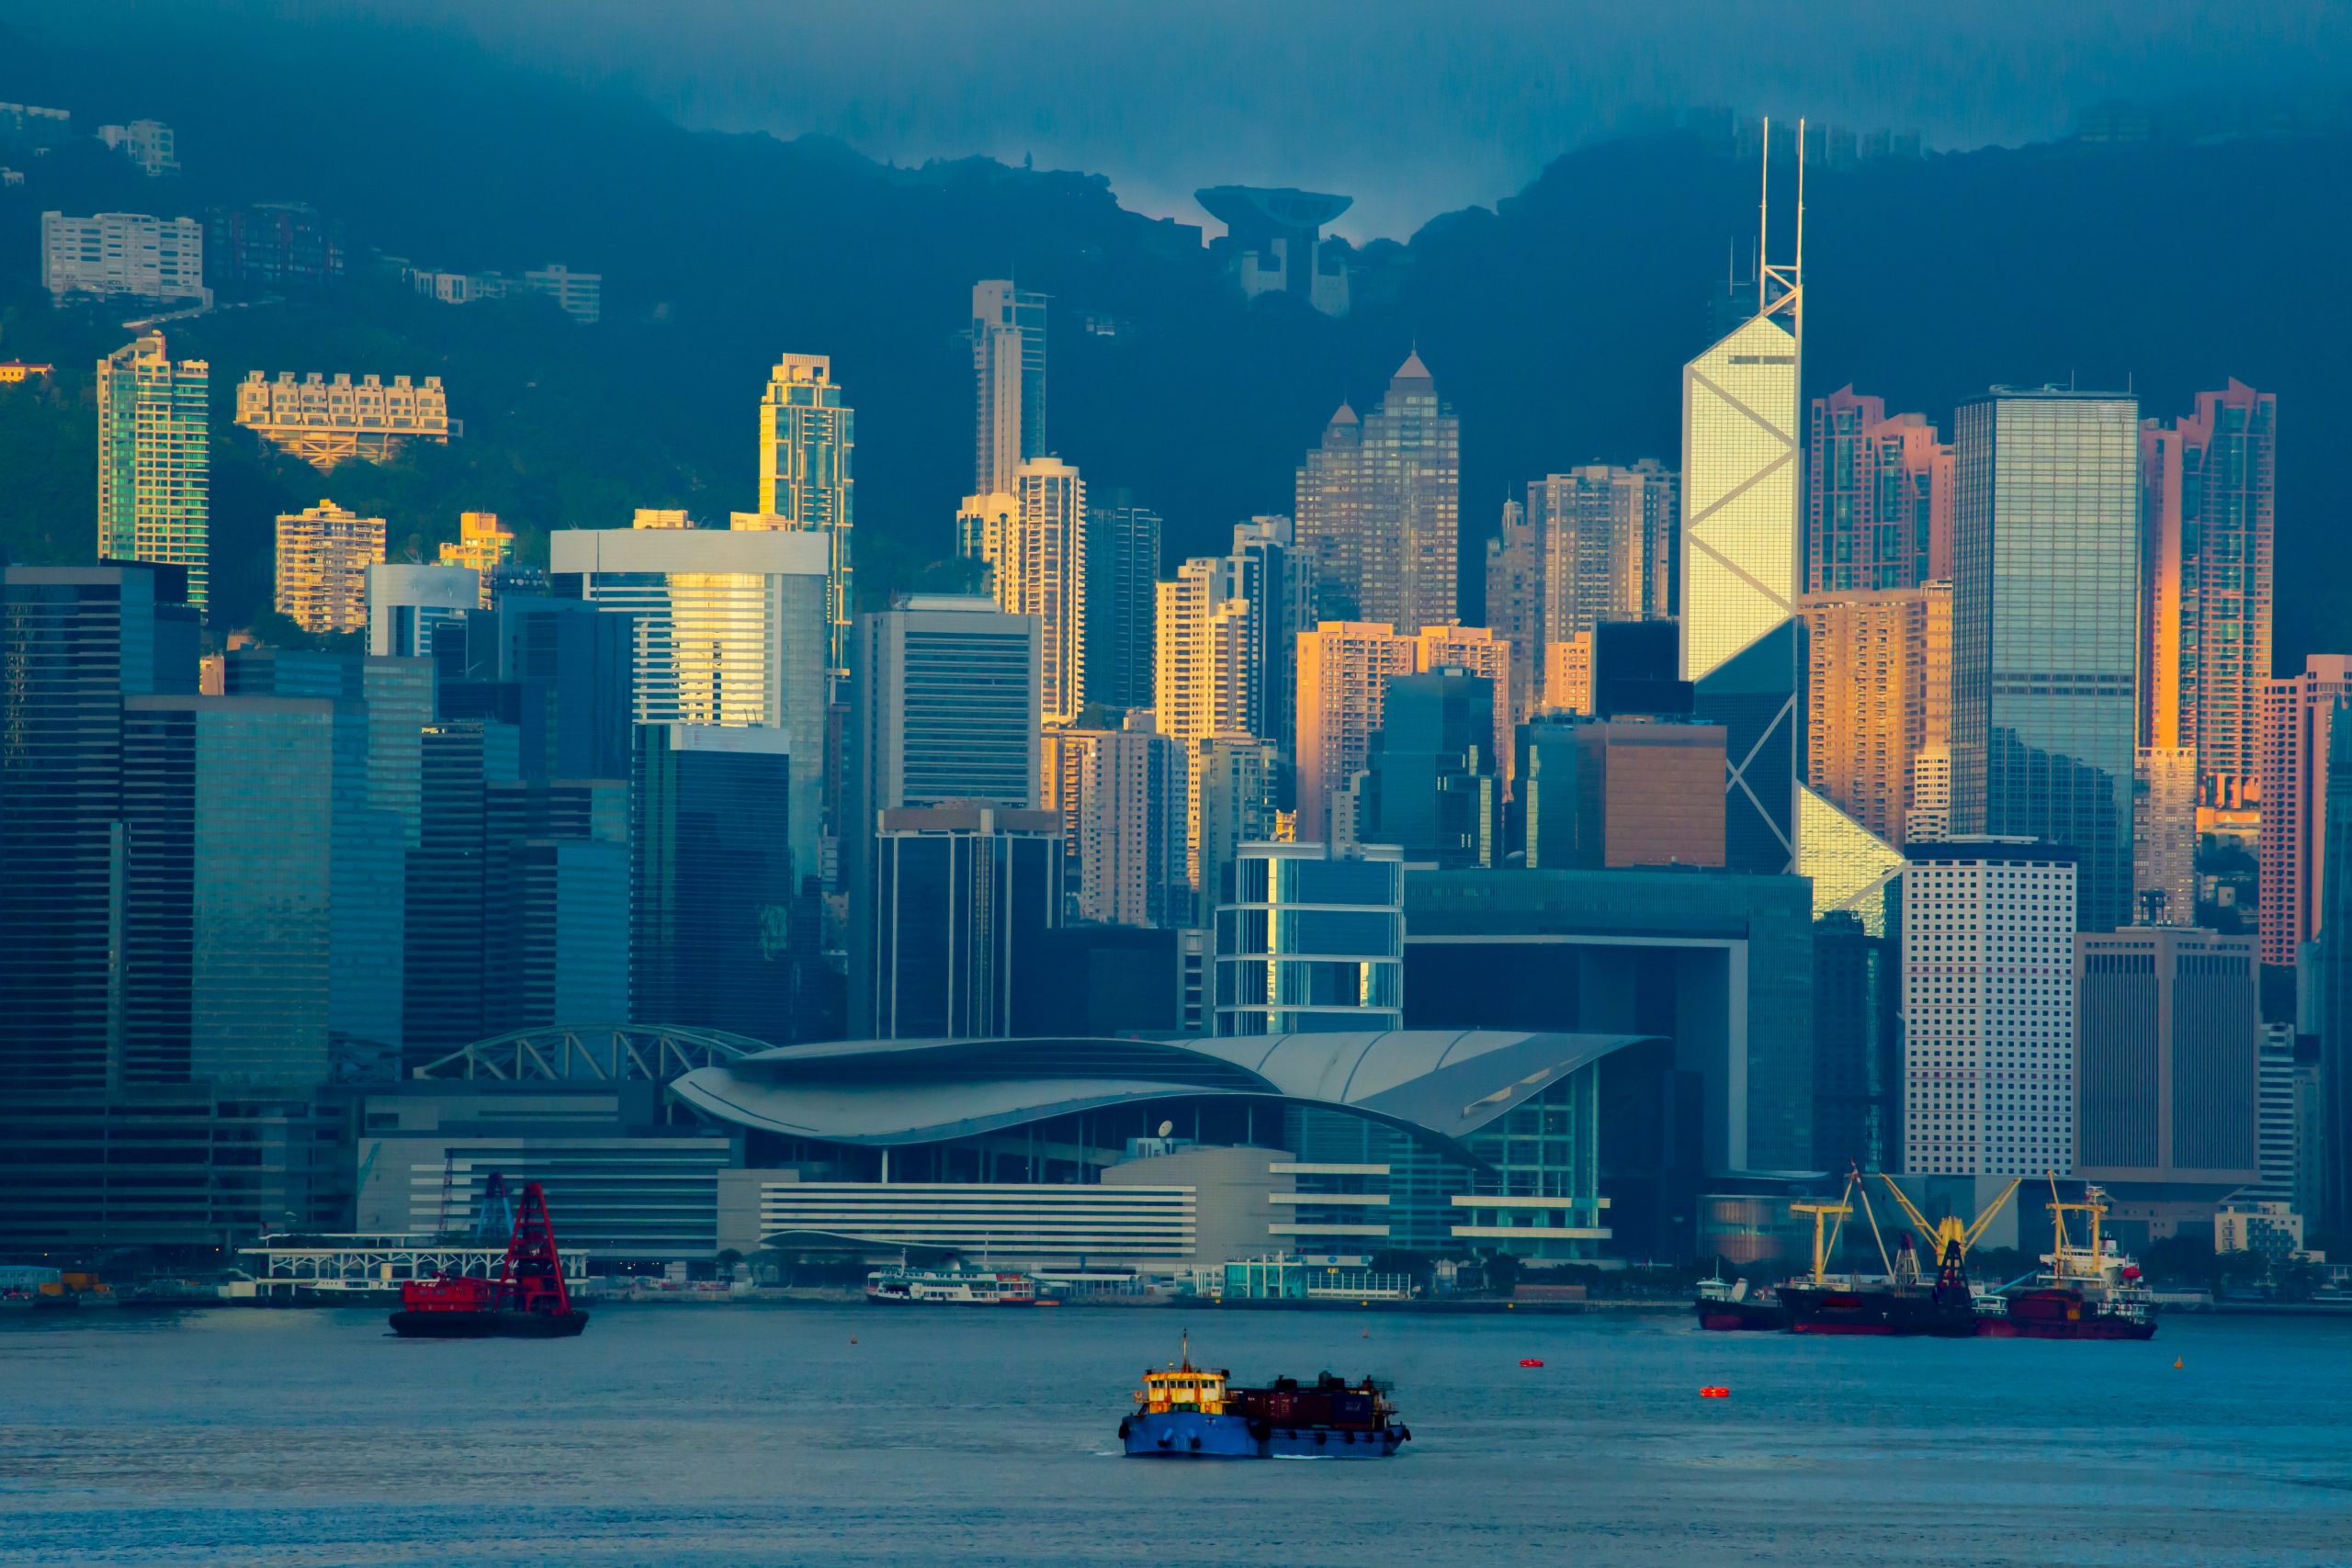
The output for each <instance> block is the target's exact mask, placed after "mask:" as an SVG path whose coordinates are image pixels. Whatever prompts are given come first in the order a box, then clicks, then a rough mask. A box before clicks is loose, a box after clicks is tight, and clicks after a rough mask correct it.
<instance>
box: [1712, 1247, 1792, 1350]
mask: <svg viewBox="0 0 2352 1568" xmlns="http://www.w3.org/2000/svg"><path fill="white" fill-rule="evenodd" d="M1691 1307H1692V1310H1693V1311H1694V1312H1695V1313H1696V1314H1698V1318H1699V1326H1700V1327H1702V1328H1704V1329H1707V1330H1709V1331H1711V1332H1713V1333H1717V1334H1738V1333H1755V1332H1760V1331H1765V1330H1775V1331H1777V1330H1779V1329H1782V1328H1786V1327H1787V1326H1788V1325H1789V1324H1788V1315H1787V1313H1786V1312H1785V1311H1784V1310H1783V1308H1782V1307H1781V1301H1780V1298H1779V1297H1778V1296H1776V1295H1774V1294H1773V1293H1772V1292H1770V1291H1769V1290H1765V1291H1758V1292H1756V1293H1755V1294H1754V1295H1752V1296H1751V1295H1749V1294H1748V1293H1747V1280H1726V1279H1724V1277H1723V1272H1722V1265H1721V1264H1720V1263H1719V1264H1717V1266H1716V1272H1715V1274H1714V1277H1713V1278H1712V1279H1707V1280H1700V1281H1699V1295H1698V1299H1697V1300H1696V1301H1695V1302H1693V1303H1691Z"/></svg>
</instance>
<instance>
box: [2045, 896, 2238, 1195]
mask: <svg viewBox="0 0 2352 1568" xmlns="http://www.w3.org/2000/svg"><path fill="white" fill-rule="evenodd" d="M2255 980H2256V964H2255V945H2254V939H2253V938H2252V937H2249V936H2223V935H2222V934H2220V933H2219V932H2215V931H2199V930H2196V929H2195V928H2193V927H2181V926H2133V927H2130V928H2127V929H2125V930H2123V931H2084V932H2082V933H2080V934H2079V935H2077V936H2076V937H2075V997H2076V1010H2077V1011H2076V1019H2077V1021H2076V1023H2075V1138H2076V1143H2075V1174H2076V1175H2077V1176H2080V1177H2082V1178H2083V1179H2085V1180H2087V1181H2097V1182H2099V1183H2101V1184H2103V1185H2106V1186H2109V1187H2110V1188H2115V1189H2142V1190H2144V1191H2143V1192H2132V1191H2130V1190H2125V1191H2122V1192H2121V1193H2120V1195H2121V1196H2124V1197H2127V1198H2131V1197H2141V1198H2143V1201H2164V1200H2166V1199H2171V1200H2176V1201H2177V1200H2181V1199H2191V1200H2194V1199H2201V1200H2202V1201H2204V1202H2205V1203H2206V1205H2207V1206H2208V1207H2210V1206H2211V1204H2212V1203H2214V1202H2216V1201H2220V1200H2221V1199H2222V1198H2223V1197H2226V1196H2227V1195H2228V1194H2229V1193H2230V1192H2231V1191H2232V1190H2235V1189H2237V1188H2239V1187H2243V1186H2244V1185H2245V1184H2246V1183H2247V1182H2249V1181H2254V1180H2257V1179H2260V1177H2261V1175H2262V1170H2261V1161H2260V1158H2259V1139H2258V1132H2259V1115H2258V1106H2257V1100H2258V1090H2259V1083H2260V1067H2259V1065H2258V1063H2259V1055H2260V1050H2261V1035H2262V1019H2261V1014H2260V1010H2259V1008H2258V1005H2257V997H2256V992H2257V990H2258V987H2256V983H2255Z"/></svg>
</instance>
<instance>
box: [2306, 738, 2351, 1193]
mask: <svg viewBox="0 0 2352 1568" xmlns="http://www.w3.org/2000/svg"><path fill="white" fill-rule="evenodd" d="M2325 766H2326V768H2327V800H2326V805H2325V818H2324V821H2325V832H2324V840H2325V841H2324V843H2323V844H2321V845H2318V846H2314V847H2315V849H2316V850H2317V851H2318V852H2317V853H2316V854H2315V855H2314V857H2313V858H2314V860H2316V861H2317V863H2318V864H2319V865H2320V868H2321V871H2320V881H2319V910H2320V913H2319V942H2318V944H2317V945H2318V950H2319V951H2318V965H2317V973H2316V975H2315V976H2313V979H2314V982H2315V984H2314V985H2313V986H2312V991H2313V992H2314V993H2315V995H2314V1000H2315V1001H2316V1002H2317V1004H2318V1005H2317V1011H2318V1013H2319V1019H2318V1022H2319V1083H2320V1091H2319V1092H2320V1100H2321V1103H2320V1105H2319V1107H2318V1114H2317V1116H2315V1117H2314V1118H2313V1121H2314V1122H2316V1125H2315V1126H2314V1127H2312V1132H2313V1133H2314V1134H2316V1138H2315V1141H2316V1142H2317V1143H2319V1144H2320V1145H2321V1146H2322V1147H2323V1148H2324V1151H2325V1153H2324V1156H2323V1158H2322V1160H2321V1163H2320V1179H2319V1189H2320V1201H2319V1204H2318V1208H2319V1212H2320V1218H2321V1219H2322V1220H2323V1221H2324V1223H2325V1224H2330V1225H2343V1224H2352V724H2337V725H2331V726H2330V727H2329V729H2328V736H2327V761H2326V764H2325Z"/></svg>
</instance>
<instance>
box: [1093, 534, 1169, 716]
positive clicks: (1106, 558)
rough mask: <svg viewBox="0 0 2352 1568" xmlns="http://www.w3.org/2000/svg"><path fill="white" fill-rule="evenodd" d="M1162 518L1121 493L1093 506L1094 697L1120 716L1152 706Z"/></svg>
mask: <svg viewBox="0 0 2352 1568" xmlns="http://www.w3.org/2000/svg"><path fill="white" fill-rule="evenodd" d="M1158 581H1159V513H1157V512H1154V511H1152V510H1151V509H1150V508H1149V507H1146V506H1137V505H1136V503H1135V498H1134V497H1132V496H1130V495H1129V494H1128V493H1127V492H1126V491H1123V490H1120V491H1112V492H1111V494H1110V504H1109V505H1107V506H1089V507H1088V508H1087V509H1086V595H1087V604H1086V637H1087V648H1086V687H1087V690H1086V700H1087V701H1088V702H1090V703H1098V704H1100V705H1103V706H1104V707H1107V708H1111V709H1113V710H1114V711H1118V712H1126V711H1131V710H1133V709H1136V708H1148V707H1150V706H1151V705H1152V702H1153V696H1152V688H1153V682H1154V680H1155V670H1154V667H1153V659H1154V641H1153V638H1154V632H1155V623H1156V615H1157V607H1156V605H1155V604H1154V593H1155V591H1156V584H1157V583H1158Z"/></svg>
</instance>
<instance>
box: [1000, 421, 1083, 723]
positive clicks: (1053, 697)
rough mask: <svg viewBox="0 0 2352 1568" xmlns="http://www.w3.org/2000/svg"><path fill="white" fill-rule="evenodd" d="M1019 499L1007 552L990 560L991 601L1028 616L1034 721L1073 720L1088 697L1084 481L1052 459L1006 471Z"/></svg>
mask: <svg viewBox="0 0 2352 1568" xmlns="http://www.w3.org/2000/svg"><path fill="white" fill-rule="evenodd" d="M1012 491H1013V495H1014V498H1015V499H1016V500H1017V501H1018V502H1019V504H1020V511H1019V513H1018V520H1017V523H1016V525H1015V528H1014V531H1013V535H1012V539H1011V540H1010V542H1009V543H1010V550H1009V553H1008V554H1007V556H1006V558H1004V559H1002V560H1001V561H999V562H998V563H997V564H996V572H995V581H996V602H997V604H998V605H999V606H1000V607H1001V608H1002V609H1003V610H1004V611H1005V613H1006V614H1008V615H1035V617H1037V627H1038V642H1037V649H1038V663H1037V703H1038V720H1039V722H1040V723H1044V724H1075V723H1077V722H1078V717H1079V715H1080V713H1081V712H1083V711H1084V710H1085V707H1086V704H1087V702H1088V700H1089V698H1088V695H1087V679H1086V653H1087V647H1086V642H1087V623H1086V612H1087V603H1086V599H1087V581H1088V565H1087V558H1086V545H1087V538H1086V533H1087V529H1086V480H1085V479H1083V478H1082V477H1080V474H1079V471H1078V470H1077V469H1076V468H1072V467H1071V466H1070V465H1069V464H1068V463H1065V462H1063V461H1062V460H1061V459H1060V458H1058V457H1038V458H1035V459H1034V460H1032V461H1029V462H1024V463H1023V464H1022V465H1021V466H1020V468H1017V469H1015V470H1014V471H1013V477H1012Z"/></svg>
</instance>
